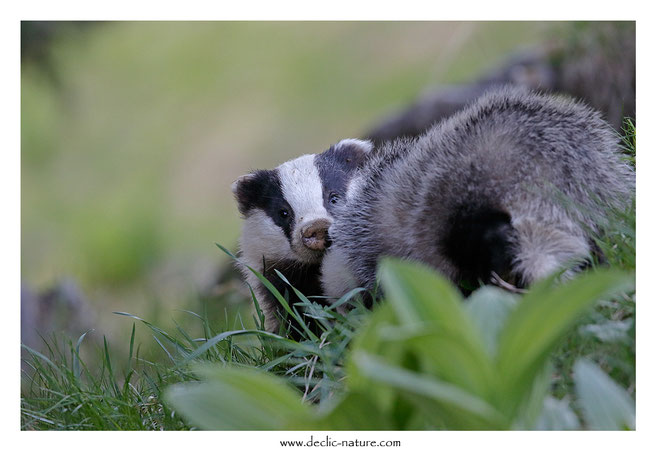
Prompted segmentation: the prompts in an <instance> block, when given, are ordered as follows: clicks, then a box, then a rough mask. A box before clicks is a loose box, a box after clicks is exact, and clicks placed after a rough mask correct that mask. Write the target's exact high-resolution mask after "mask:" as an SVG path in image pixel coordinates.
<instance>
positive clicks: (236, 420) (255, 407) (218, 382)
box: [165, 365, 314, 430]
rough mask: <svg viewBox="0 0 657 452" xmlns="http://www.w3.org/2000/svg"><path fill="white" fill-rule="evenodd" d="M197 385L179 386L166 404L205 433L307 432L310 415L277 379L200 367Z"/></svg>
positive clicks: (237, 370)
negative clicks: (214, 431) (227, 431)
mask: <svg viewBox="0 0 657 452" xmlns="http://www.w3.org/2000/svg"><path fill="white" fill-rule="evenodd" d="M196 372H197V373H198V374H199V375H200V376H201V378H202V381H200V382H191V383H178V384H175V385H173V386H170V387H169V388H168V389H167V391H166V392H165V399H166V400H167V401H168V402H169V403H170V404H171V405H173V407H174V408H175V409H176V410H178V411H179V412H180V413H181V414H182V415H183V416H184V417H185V418H186V419H188V420H189V422H190V423H192V424H193V425H196V426H198V427H199V428H201V429H204V430H284V429H298V428H303V427H306V428H307V427H309V426H310V425H311V424H312V422H314V416H313V412H312V411H311V409H310V408H309V407H308V406H306V405H303V404H302V402H301V397H300V394H299V393H298V392H297V391H295V390H294V389H292V388H291V387H290V386H288V385H287V384H286V383H285V381H284V380H283V379H282V378H279V377H276V376H274V375H271V374H267V373H266V372H261V371H257V370H254V369H249V368H231V367H220V366H209V365H206V366H199V367H197V368H196Z"/></svg>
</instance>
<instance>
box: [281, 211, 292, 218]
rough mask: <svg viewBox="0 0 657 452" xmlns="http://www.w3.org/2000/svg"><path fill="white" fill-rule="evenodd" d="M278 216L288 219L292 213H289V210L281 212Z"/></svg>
mask: <svg viewBox="0 0 657 452" xmlns="http://www.w3.org/2000/svg"><path fill="white" fill-rule="evenodd" d="M278 214H279V215H280V216H281V218H287V217H289V216H290V212H288V211H287V209H281V210H279V211H278Z"/></svg>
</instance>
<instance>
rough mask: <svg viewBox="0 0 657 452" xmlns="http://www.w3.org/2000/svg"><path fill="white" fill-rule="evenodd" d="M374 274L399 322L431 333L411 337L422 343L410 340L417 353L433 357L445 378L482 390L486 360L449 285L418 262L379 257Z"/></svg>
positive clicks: (487, 375) (487, 380)
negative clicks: (378, 275) (425, 337)
mask: <svg viewBox="0 0 657 452" xmlns="http://www.w3.org/2000/svg"><path fill="white" fill-rule="evenodd" d="M380 276H381V283H382V284H383V287H384V292H385V296H386V300H387V301H388V302H389V303H390V304H391V306H392V309H393V310H394V311H395V314H396V315H397V318H398V320H399V323H400V324H401V325H402V326H407V327H409V328H416V329H418V330H422V329H426V330H428V331H430V332H431V333H432V335H431V336H430V337H431V339H428V338H427V339H418V340H414V341H413V342H414V343H416V344H418V343H422V342H425V343H426V344H425V345H419V346H417V345H416V346H415V348H416V349H418V348H419V354H420V356H423V357H425V358H427V359H433V360H434V362H433V363H432V365H431V367H432V368H433V369H435V370H439V371H440V373H441V375H443V376H444V378H447V379H448V380H449V381H450V382H453V383H457V382H460V384H461V385H462V386H463V387H464V388H465V389H468V390H471V391H473V392H474V393H476V394H477V395H479V396H487V395H488V394H489V393H490V392H491V391H492V382H491V379H492V374H493V372H492V362H491V361H490V359H489V357H488V355H487V354H486V350H485V348H484V344H483V341H482V339H481V336H480V335H479V334H478V332H477V330H476V329H475V327H474V323H473V321H472V320H471V318H470V316H469V315H468V313H467V312H466V310H465V308H464V306H463V302H462V298H461V296H460V294H459V293H458V292H457V291H456V289H455V288H454V286H453V285H452V284H451V283H450V282H449V281H447V280H446V279H445V278H443V277H441V276H439V275H438V274H437V273H436V272H435V271H434V270H432V269H430V268H428V267H426V266H424V265H421V264H419V263H413V262H404V261H399V260H384V261H383V262H382V264H381V267H380ZM428 341H431V343H429V342H428Z"/></svg>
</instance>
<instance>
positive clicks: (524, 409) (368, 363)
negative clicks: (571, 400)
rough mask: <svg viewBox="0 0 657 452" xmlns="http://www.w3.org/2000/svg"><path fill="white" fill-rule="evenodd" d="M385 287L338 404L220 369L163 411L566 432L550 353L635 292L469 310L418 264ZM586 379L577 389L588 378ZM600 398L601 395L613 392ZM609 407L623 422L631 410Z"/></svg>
mask: <svg viewBox="0 0 657 452" xmlns="http://www.w3.org/2000/svg"><path fill="white" fill-rule="evenodd" d="M380 277H381V281H382V284H383V287H384V290H385V293H386V299H387V303H384V304H383V305H382V306H380V307H379V308H378V309H377V310H376V312H375V313H374V314H373V315H372V317H371V319H370V320H369V322H368V324H367V325H366V326H365V327H364V329H363V331H362V332H360V333H359V335H358V336H357V337H356V338H355V339H354V341H353V345H352V347H351V350H350V351H349V352H348V357H347V371H346V382H347V384H346V388H345V390H344V391H343V392H342V394H340V395H337V396H335V399H334V400H331V401H330V402H328V403H323V404H320V406H318V407H314V406H309V405H307V404H303V402H302V396H301V393H300V392H299V391H296V392H295V391H294V390H293V388H291V387H289V386H287V387H286V386H285V385H286V383H285V382H284V380H283V379H281V378H277V377H274V376H273V375H268V374H263V373H257V372H253V371H252V370H243V369H236V368H233V367H226V366H218V367H215V368H214V369H212V370H208V369H207V368H202V369H201V370H200V371H199V374H200V375H199V376H200V377H201V382H195V383H180V384H177V385H174V386H173V387H172V388H170V390H169V391H168V392H167V395H166V398H167V400H169V402H170V403H172V405H173V406H174V407H177V408H178V409H179V410H180V411H181V413H182V414H183V415H184V416H185V417H186V418H187V419H188V420H189V421H190V422H192V423H193V424H195V425H197V426H199V427H203V428H213V429H231V428H242V429H251V430H257V429H263V428H276V429H281V428H283V429H330V430H333V429H339V428H348V429H366V430H372V429H381V428H384V429H388V428H391V427H392V428H395V429H404V428H406V429H409V428H429V429H456V430H460V429H477V430H481V429H511V428H519V429H531V428H538V427H541V426H542V427H543V428H555V427H561V428H573V427H574V426H576V425H577V423H576V422H575V421H573V419H574V418H573V413H572V411H570V409H569V408H568V407H565V409H562V408H561V407H560V405H559V403H558V402H556V401H555V399H553V398H551V397H548V396H547V394H548V391H549V384H550V378H549V375H550V366H549V357H550V353H551V352H552V351H554V349H555V347H556V346H557V345H559V341H560V340H562V339H563V337H564V335H565V333H566V332H567V331H568V328H569V327H571V326H572V325H573V324H574V323H575V322H576V320H577V319H578V318H579V317H581V315H582V314H583V313H584V312H586V311H587V310H588V309H589V308H591V306H592V305H593V304H594V303H595V301H596V300H599V299H600V298H602V297H605V296H608V295H610V294H612V293H618V292H621V291H623V290H627V289H628V288H631V286H632V277H631V275H628V274H626V273H623V272H619V271H615V270H606V271H596V272H591V273H589V274H585V275H582V276H580V277H579V278H577V279H575V280H573V281H570V282H568V283H565V284H555V283H554V281H552V280H546V281H543V282H542V283H540V284H537V285H536V286H535V287H534V288H533V289H532V290H531V291H530V292H529V293H528V294H527V295H525V296H524V297H522V298H519V299H518V298H516V297H515V296H510V295H509V294H507V293H504V292H501V290H499V289H495V288H490V287H489V288H484V289H482V291H481V292H476V293H475V294H474V295H473V296H472V297H471V299H470V300H466V301H465V302H464V301H463V300H462V299H461V296H460V294H459V293H458V292H457V291H456V289H455V288H454V287H453V286H452V285H451V284H449V283H448V282H447V281H446V280H445V279H444V278H442V277H440V276H438V275H437V274H435V273H434V272H433V271H431V270H429V269H427V268H425V267H423V266H421V265H418V264H413V263H408V262H400V261H392V260H390V261H385V262H384V263H383V264H382V266H381V272H380ZM486 317H490V318H492V319H495V320H494V321H492V322H490V323H488V322H483V319H484V318H486ZM318 356H319V355H318ZM583 369H584V370H583V371H582V366H581V365H579V367H577V368H576V377H575V378H576V379H577V378H578V377H577V375H578V372H579V373H582V372H584V374H585V375H590V374H591V370H590V368H587V367H584V368H583ZM606 378H607V379H608V377H606ZM598 386H599V387H600V391H601V394H603V393H605V392H610V391H611V390H610V387H612V386H610V385H609V384H606V385H605V384H604V382H603V383H601V384H600V385H598ZM616 389H618V388H616ZM620 391H621V392H622V390H620ZM218 392H221V394H217V393H218ZM590 392H591V390H590V388H589V390H588V392H582V391H580V390H578V394H580V395H581V397H580V399H579V403H580V404H581V405H582V406H583V407H584V408H583V409H584V411H585V412H588V411H591V410H595V409H596V404H595V402H596V400H597V399H595V398H592V397H591V396H590V394H589V393H590ZM593 393H594V394H596V391H595V390H593ZM597 395H598V397H599V396H600V394H597ZM624 396H625V399H623V400H625V401H626V399H627V398H628V397H629V396H627V394H624ZM617 398H618V397H617ZM206 400H207V402H205V401H206ZM336 400H337V401H336ZM272 404H276V405H280V407H281V409H280V411H279V412H278V414H277V416H275V419H269V418H270V417H271V416H264V417H263V414H265V413H269V412H270V411H271V410H272ZM616 405H618V406H621V407H622V408H623V409H624V411H623V412H622V416H621V417H620V419H623V420H626V419H627V413H628V410H627V403H625V404H622V403H618V404H616ZM355 407H359V408H358V409H356V408H355ZM613 409H616V406H614V407H612V408H610V410H612V411H613ZM371 413H377V415H376V416H372V415H371ZM614 413H615V411H614ZM587 416H588V415H587ZM619 416H620V415H619ZM608 417H609V416H608ZM611 418H612V419H617V418H614V417H613V416H611ZM267 419H268V420H267ZM347 420H348V421H347ZM560 422H562V423H563V424H562V425H559V423H560ZM599 422H601V421H599ZM587 423H588V425H590V426H592V427H594V426H598V425H599V423H594V422H592V421H591V420H590V419H588V417H587ZM605 425H608V424H605ZM617 425H618V424H617ZM625 425H632V424H630V423H627V424H625Z"/></svg>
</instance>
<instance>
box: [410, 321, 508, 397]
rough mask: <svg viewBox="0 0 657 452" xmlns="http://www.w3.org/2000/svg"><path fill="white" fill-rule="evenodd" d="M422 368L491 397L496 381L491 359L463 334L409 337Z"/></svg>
mask: <svg viewBox="0 0 657 452" xmlns="http://www.w3.org/2000/svg"><path fill="white" fill-rule="evenodd" d="M408 345H409V346H410V349H411V350H413V351H414V352H415V356H418V359H419V360H420V361H421V362H422V369H423V370H424V371H426V372H430V373H431V374H432V375H434V376H436V377H438V378H440V379H441V380H444V381H445V382H447V383H452V384H455V385H457V386H459V387H461V388H462V389H464V390H466V391H468V392H471V393H472V394H476V395H477V396H479V397H482V398H484V399H487V400H489V398H491V397H492V390H493V387H494V383H495V381H496V377H495V369H494V367H493V362H492V361H491V359H490V358H489V357H488V356H487V355H486V354H485V353H483V352H482V350H481V347H480V346H479V344H472V343H471V342H469V341H468V340H467V339H464V338H463V336H461V335H456V334H453V333H450V332H441V331H435V332H432V333H426V334H423V335H419V336H417V337H414V338H409V339H408Z"/></svg>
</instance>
